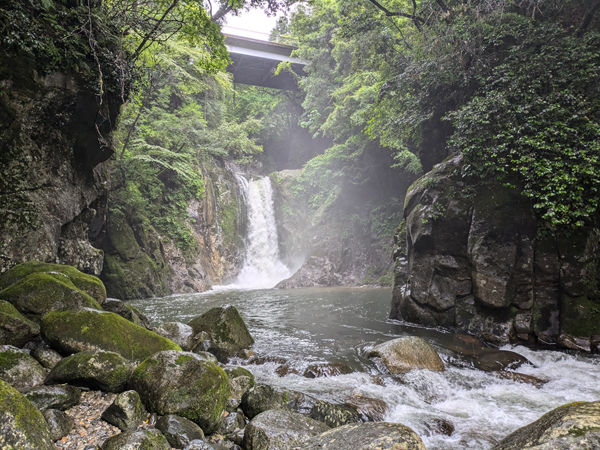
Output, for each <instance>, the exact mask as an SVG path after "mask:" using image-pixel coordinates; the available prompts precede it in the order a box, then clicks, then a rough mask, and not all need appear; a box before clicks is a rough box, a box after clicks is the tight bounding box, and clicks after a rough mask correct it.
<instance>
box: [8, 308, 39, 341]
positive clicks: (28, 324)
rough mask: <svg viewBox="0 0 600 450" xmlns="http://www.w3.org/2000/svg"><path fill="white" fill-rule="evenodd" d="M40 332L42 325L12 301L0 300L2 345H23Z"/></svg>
mask: <svg viewBox="0 0 600 450" xmlns="http://www.w3.org/2000/svg"><path fill="white" fill-rule="evenodd" d="M38 334H40V326H39V325H38V324H37V323H34V322H32V321H31V320H29V319H27V318H26V317H25V316H23V315H22V314H21V313H20V312H19V311H17V309H16V308H15V307H14V306H13V305H12V304H10V303H8V302H5V301H4V300H0V345H14V346H15V347H22V346H23V345H25V344H26V343H27V342H29V341H30V340H32V339H33V338H34V337H36V336H37V335H38Z"/></svg>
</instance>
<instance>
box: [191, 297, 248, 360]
mask: <svg viewBox="0 0 600 450" xmlns="http://www.w3.org/2000/svg"><path fill="white" fill-rule="evenodd" d="M188 325H189V326H191V327H192V329H193V330H194V334H195V335H196V334H198V333H200V332H202V331H205V332H206V333H207V334H208V335H209V337H210V341H211V343H212V346H211V348H210V349H209V351H210V352H211V353H214V354H215V355H216V356H217V358H219V360H225V359H227V358H228V357H230V356H233V355H235V354H236V353H237V352H238V351H240V350H242V349H246V348H248V347H250V346H251V345H252V344H254V339H252V336H251V335H250V332H249V331H248V327H247V326H246V323H245V322H244V319H242V316H241V315H240V313H239V312H238V310H237V309H236V308H235V307H234V306H231V305H227V306H223V307H217V308H212V309H210V310H209V311H207V312H205V313H204V314H202V315H201V316H199V317H196V318H195V319H192V320H191V321H190V322H189V323H188Z"/></svg>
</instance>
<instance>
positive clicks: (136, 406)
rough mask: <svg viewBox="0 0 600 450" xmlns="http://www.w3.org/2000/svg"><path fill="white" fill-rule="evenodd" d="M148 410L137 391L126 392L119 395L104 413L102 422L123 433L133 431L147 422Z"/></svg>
mask: <svg viewBox="0 0 600 450" xmlns="http://www.w3.org/2000/svg"><path fill="white" fill-rule="evenodd" d="M147 415H148V413H147V412H146V408H144V405H143V404H142V401H141V399H140V396H139V394H138V393H137V392H135V391H125V392H121V393H120V394H119V395H117V396H116V397H115V399H114V401H113V402H112V403H111V405H110V406H109V407H108V408H106V410H104V412H103V413H102V420H104V421H105V422H108V423H110V424H112V425H114V426H115V427H118V428H120V429H121V430H123V431H126V430H133V429H135V428H137V427H138V426H139V425H141V424H142V423H144V421H145V420H146V416H147Z"/></svg>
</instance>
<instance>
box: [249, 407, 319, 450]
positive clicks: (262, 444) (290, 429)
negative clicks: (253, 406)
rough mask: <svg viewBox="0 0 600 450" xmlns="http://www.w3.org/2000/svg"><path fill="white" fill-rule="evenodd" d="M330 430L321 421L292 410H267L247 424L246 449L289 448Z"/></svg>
mask: <svg viewBox="0 0 600 450" xmlns="http://www.w3.org/2000/svg"><path fill="white" fill-rule="evenodd" d="M327 430H329V427H328V426H327V425H325V424H323V423H321V422H317V421H316V420H313V419H310V418H308V417H305V416H302V415H300V414H297V413H293V412H290V411H277V410H271V411H265V412H263V413H261V414H259V415H258V416H256V417H255V418H254V419H252V420H251V421H250V423H249V424H248V425H246V429H245V431H244V448H245V449H246V450H288V449H289V448H292V447H296V446H298V445H299V444H301V443H302V442H304V441H306V440H307V439H308V438H311V437H313V436H316V435H318V434H321V433H323V432H325V431H327Z"/></svg>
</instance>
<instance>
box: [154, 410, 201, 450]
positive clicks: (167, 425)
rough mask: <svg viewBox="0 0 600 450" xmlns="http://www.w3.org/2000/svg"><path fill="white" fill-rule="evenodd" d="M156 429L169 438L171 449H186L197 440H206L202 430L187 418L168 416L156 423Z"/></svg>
mask: <svg viewBox="0 0 600 450" xmlns="http://www.w3.org/2000/svg"><path fill="white" fill-rule="evenodd" d="M156 428H157V429H158V430H160V432H161V433H162V434H163V435H164V436H165V437H166V438H167V440H168V441H169V444H171V447H174V448H184V447H185V446H186V445H188V444H189V443H190V442H192V441H194V440H196V439H200V440H202V439H204V432H203V431H202V428H200V427H199V426H198V425H196V424H195V423H194V422H192V421H191V420H188V419H186V418H185V417H180V416H176V415H174V414H167V415H166V416H162V417H161V418H160V419H158V422H156Z"/></svg>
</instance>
